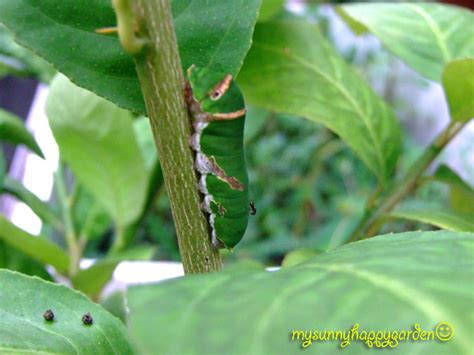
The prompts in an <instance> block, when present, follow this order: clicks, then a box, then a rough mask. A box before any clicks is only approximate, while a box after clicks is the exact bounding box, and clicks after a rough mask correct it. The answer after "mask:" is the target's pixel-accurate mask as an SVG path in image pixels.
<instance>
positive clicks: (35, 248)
mask: <svg viewBox="0 0 474 355" xmlns="http://www.w3.org/2000/svg"><path fill="white" fill-rule="evenodd" d="M0 240H3V241H5V242H6V243H7V244H9V245H11V246H12V247H14V248H16V249H18V250H20V251H22V252H23V253H25V254H27V255H29V256H30V257H32V258H33V259H35V260H37V261H40V262H42V263H43V264H46V265H52V266H54V267H55V268H56V270H58V271H59V272H62V273H65V272H67V270H68V268H69V257H68V255H67V254H66V253H65V252H64V251H63V250H62V249H61V248H60V247H58V246H57V245H56V244H53V243H52V242H50V241H48V240H46V239H44V238H42V237H35V236H34V235H31V234H29V233H27V232H25V231H24V230H22V229H20V228H18V227H16V226H15V225H13V224H12V223H10V222H9V221H8V220H7V219H6V218H5V217H4V216H2V215H0Z"/></svg>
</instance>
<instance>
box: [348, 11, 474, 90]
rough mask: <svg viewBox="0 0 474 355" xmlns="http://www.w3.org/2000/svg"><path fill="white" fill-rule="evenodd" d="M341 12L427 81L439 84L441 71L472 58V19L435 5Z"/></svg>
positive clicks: (473, 46)
mask: <svg viewBox="0 0 474 355" xmlns="http://www.w3.org/2000/svg"><path fill="white" fill-rule="evenodd" d="M342 10H343V11H344V12H345V13H346V14H347V16H350V17H352V18H353V20H354V21H356V22H360V23H361V25H359V32H360V29H361V28H360V26H364V27H366V28H368V29H369V30H370V32H372V33H373V34H374V35H375V36H377V37H378V38H379V39H380V41H381V42H382V43H383V45H384V46H385V47H386V48H387V49H388V50H389V51H391V52H393V53H394V54H395V55H396V56H398V57H400V58H401V59H402V60H403V61H404V62H406V63H407V64H408V65H409V66H411V67H412V68H413V69H415V70H416V71H418V72H419V73H420V74H422V75H424V76H426V77H427V78H428V79H431V80H435V81H441V75H442V72H443V68H444V66H445V65H446V64H448V63H449V62H450V61H452V60H454V59H458V58H466V57H474V26H472V23H473V21H474V15H473V13H472V11H469V10H468V9H464V8H461V7H456V6H450V5H443V4H436V3H421V2H417V3H409V2H407V3H398V4H396V3H388V2H387V3H372V4H371V3H359V4H347V5H343V6H342Z"/></svg>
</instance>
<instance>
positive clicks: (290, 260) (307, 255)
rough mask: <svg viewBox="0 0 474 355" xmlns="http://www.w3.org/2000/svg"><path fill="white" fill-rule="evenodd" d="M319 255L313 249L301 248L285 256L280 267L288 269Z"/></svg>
mask: <svg viewBox="0 0 474 355" xmlns="http://www.w3.org/2000/svg"><path fill="white" fill-rule="evenodd" d="M318 254H319V253H318V252H317V251H315V250H313V249H308V248H302V249H296V250H293V251H290V252H289V253H288V254H286V255H285V258H284V259H283V261H282V263H281V267H290V266H295V265H298V264H301V263H303V262H305V261H307V260H309V259H311V258H312V257H314V256H315V255H318Z"/></svg>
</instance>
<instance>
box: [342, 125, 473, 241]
mask: <svg viewBox="0 0 474 355" xmlns="http://www.w3.org/2000/svg"><path fill="white" fill-rule="evenodd" d="M464 125H465V123H464V122H451V123H450V124H449V125H448V126H447V127H446V128H445V129H444V130H443V131H442V132H441V134H440V135H439V136H438V137H437V138H436V139H435V140H434V141H433V143H432V144H431V145H430V146H429V147H428V148H427V149H426V150H425V151H424V153H423V154H422V155H421V156H420V157H419V158H418V159H417V160H416V161H415V162H414V163H413V164H412V166H411V167H410V168H409V169H408V171H407V173H406V175H405V176H404V177H403V178H402V179H400V181H399V182H398V183H396V184H395V185H394V186H393V187H392V188H391V189H390V190H389V192H388V193H387V194H386V195H385V197H384V198H383V199H382V200H381V201H380V202H379V203H378V205H377V207H375V208H373V209H372V208H370V206H368V205H367V206H366V211H365V214H364V216H363V217H362V219H361V221H360V223H359V225H358V226H357V227H356V229H355V230H354V232H353V233H352V235H351V238H350V239H349V241H355V240H358V239H364V238H370V237H372V236H374V235H375V234H377V232H378V231H379V229H380V226H381V223H379V222H380V219H381V218H382V217H383V215H384V214H385V213H387V212H389V211H391V210H392V209H393V208H394V207H395V206H396V205H397V204H398V203H399V202H400V201H401V200H402V199H403V198H405V197H406V196H407V195H408V194H410V193H411V192H413V191H414V190H415V189H416V187H417V182H418V180H419V179H420V178H421V176H422V175H423V173H424V172H425V171H426V169H427V168H428V167H429V166H430V165H431V163H432V162H433V160H434V159H435V158H436V157H437V156H438V155H439V153H440V152H441V151H442V150H443V149H444V147H445V146H446V145H447V144H448V143H449V142H450V141H451V140H452V139H453V138H454V137H455V136H456V135H457V134H458V133H459V131H460V130H461V129H462V128H463V127H464ZM369 201H370V203H371V204H373V199H369Z"/></svg>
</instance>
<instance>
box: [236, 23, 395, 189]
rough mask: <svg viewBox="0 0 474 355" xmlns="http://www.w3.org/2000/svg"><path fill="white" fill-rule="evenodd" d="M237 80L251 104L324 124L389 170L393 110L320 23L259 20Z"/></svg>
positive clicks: (382, 175) (383, 173)
mask: <svg viewBox="0 0 474 355" xmlns="http://www.w3.org/2000/svg"><path fill="white" fill-rule="evenodd" d="M238 79H239V84H240V85H241V86H242V89H243V91H244V96H245V99H246V100H247V101H248V102H249V103H250V104H253V105H255V106H258V107H263V108H267V109H270V110H275V111H280V112H286V113H289V114H293V115H299V116H303V117H306V118H308V119H310V120H313V121H316V122H320V123H322V124H324V125H326V126H327V127H329V128H330V129H331V130H333V131H334V132H336V133H337V134H338V135H339V136H340V137H341V138H342V139H343V140H344V141H345V142H346V143H347V144H348V145H349V146H350V147H351V148H352V149H353V150H354V151H355V152H356V153H357V154H358V155H359V157H360V158H361V159H362V160H363V161H364V162H365V164H366V165H367V166H368V167H369V168H370V169H371V170H372V172H373V173H374V174H375V175H377V177H378V178H379V180H380V181H382V182H383V181H385V180H386V179H387V178H388V177H389V176H390V175H391V173H392V171H393V167H394V165H395V163H396V161H397V158H398V155H399V152H400V141H401V135H400V128H399V125H398V122H397V120H396V118H395V116H394V114H393V112H392V111H391V109H390V108H389V107H388V106H387V105H386V104H385V103H384V102H383V101H382V100H381V99H380V98H379V97H377V96H376V95H375V94H374V93H373V91H372V90H371V89H370V87H369V86H368V84H367V83H365V82H364V80H363V79H362V78H361V77H360V76H359V75H357V73H356V72H355V71H354V70H353V69H352V68H351V67H350V66H349V65H347V64H346V63H345V62H344V61H343V59H342V58H341V57H340V56H339V55H338V54H337V53H336V51H335V50H334V49H333V48H332V47H331V46H330V45H329V44H328V43H327V41H326V40H325V39H324V37H323V36H322V35H321V33H320V32H319V30H318V28H317V27H316V26H314V25H311V24H307V23H301V22H267V23H262V24H258V25H257V26H256V28H255V36H254V45H253V47H252V49H251V50H250V52H249V54H248V56H247V59H246V60H245V64H244V66H243V68H242V71H241V73H240V75H239V78H238Z"/></svg>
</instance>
